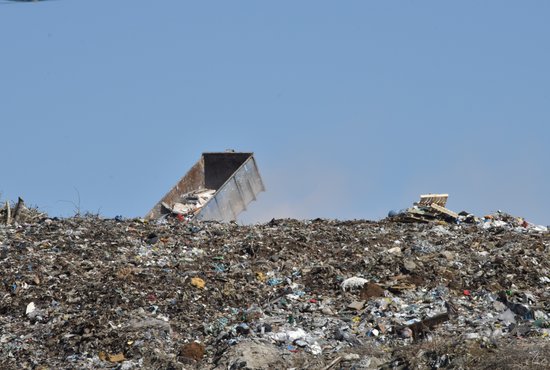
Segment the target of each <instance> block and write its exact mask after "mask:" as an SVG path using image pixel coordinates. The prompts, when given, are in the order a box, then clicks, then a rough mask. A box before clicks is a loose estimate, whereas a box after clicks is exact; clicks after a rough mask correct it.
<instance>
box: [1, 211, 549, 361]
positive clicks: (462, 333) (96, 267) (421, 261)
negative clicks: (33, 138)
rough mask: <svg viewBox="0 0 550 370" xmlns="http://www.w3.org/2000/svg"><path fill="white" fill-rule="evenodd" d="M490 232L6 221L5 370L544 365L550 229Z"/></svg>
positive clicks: (395, 226)
mask: <svg viewBox="0 0 550 370" xmlns="http://www.w3.org/2000/svg"><path fill="white" fill-rule="evenodd" d="M497 216H498V215H495V219H496V218H498V217H497ZM491 222H492V221H491ZM483 225H485V223H483V224H476V223H473V224H469V223H462V224H456V223H446V222H442V221H436V222H429V223H423V222H422V223H403V222H395V221H390V220H382V221H379V222H372V221H332V220H321V219H317V220H311V221H296V220H287V219H284V220H272V221H271V222H269V223H266V224H262V225H254V226H239V225H237V224H235V223H216V222H196V223H186V222H182V221H178V220H177V219H168V220H163V221H161V222H156V221H155V222H146V221H144V220H141V219H131V220H125V219H121V218H117V219H115V220H113V219H101V218H97V217H74V218H68V219H56V218H48V217H46V216H45V215H43V217H40V218H29V219H28V222H27V221H19V222H11V223H10V224H7V225H6V224H5V223H4V222H1V221H0V276H1V281H2V287H1V288H2V299H1V301H0V323H1V326H0V368H2V369H42V370H44V369H107V368H109V369H113V368H114V369H141V368H146V369H269V368H271V369H287V368H297V369H352V368H353V369H375V368H380V369H405V368H428V369H429V368H433V369H435V368H506V367H514V368H525V369H536V368H540V369H543V368H548V365H549V364H550V289H549V287H550V260H549V258H548V257H549V253H550V234H549V233H548V232H547V231H542V230H537V229H533V228H525V227H521V226H520V227H518V226H517V225H515V223H513V222H507V221H502V222H498V223H494V222H493V223H492V224H491V226H490V227H485V226H483Z"/></svg>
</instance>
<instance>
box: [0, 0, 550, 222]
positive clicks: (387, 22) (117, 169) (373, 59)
mask: <svg viewBox="0 0 550 370" xmlns="http://www.w3.org/2000/svg"><path fill="white" fill-rule="evenodd" d="M549 16H550V2H548V1H542V0H541V1H525V2H518V1H503V0H499V1H483V2H480V1H460V2H443V1H345V2H334V1H331V2H329V1H318V0H317V1H282V0H280V1H277V2H261V1H208V2H206V1H201V2H198V1H193V2H191V1H183V0H166V1H129V0H119V1H112V0H109V1H107V0H94V1H85V0H58V1H48V2H38V3H29V4H8V5H4V4H2V5H0V48H1V49H0V50H1V52H0V55H1V58H0V138H1V144H0V150H1V152H2V155H1V157H2V172H1V175H0V192H1V199H2V200H6V199H11V200H14V199H16V198H17V196H22V197H23V198H24V199H25V200H26V201H27V203H30V204H34V205H37V206H39V207H40V208H41V209H43V210H45V211H46V212H48V213H49V214H50V215H57V216H70V215H72V214H74V210H75V205H74V204H77V205H79V207H80V209H81V211H90V212H93V213H96V212H99V213H100V214H102V215H103V216H105V217H113V216H115V215H123V216H126V217H134V216H142V215H144V214H145V213H146V212H147V211H148V210H149V209H150V208H151V207H152V206H153V205H154V204H155V203H156V202H157V201H158V199H159V198H160V197H161V196H162V195H164V193H165V192H166V191H167V190H168V189H169V188H171V187H172V185H174V183H175V182H176V181H177V180H178V179H179V178H180V177H181V176H182V175H183V174H184V173H185V172H186V171H187V170H188V169H189V168H190V167H191V165H192V164H194V163H195V162H196V161H197V159H198V158H199V157H200V154H201V153H202V152H203V151H220V150H221V151H223V150H225V149H228V148H233V149H236V150H242V151H254V152H255V153H256V154H255V155H256V160H257V162H258V165H259V167H260V171H261V173H262V176H263V178H264V182H265V184H266V187H267V191H266V192H265V193H262V194H261V195H260V197H259V199H258V201H257V202H255V203H254V204H252V205H251V206H250V209H249V211H248V212H247V213H246V214H244V215H243V216H242V222H257V221H265V220H269V219H271V218H273V217H296V218H316V217H327V218H339V219H353V218H367V219H379V218H382V217H385V215H386V214H387V212H388V210H390V209H395V208H404V207H407V206H409V205H411V204H412V202H413V201H415V200H417V199H418V196H419V194H421V193H429V192H432V193H438V192H444V193H449V194H450V198H449V202H448V207H449V208H450V209H453V210H456V211H460V210H468V211H470V212H474V213H476V214H478V215H484V214H487V213H490V212H493V211H496V210H498V209H501V210H504V211H507V212H510V213H512V214H514V215H518V216H523V217H525V218H527V219H528V220H530V221H532V222H535V223H539V224H544V225H547V224H550V216H549V212H548V209H549V206H550V193H549V192H548V185H549V182H550V171H549V158H550V148H549V145H548V143H549V133H550V128H549V127H550V126H549V120H550V71H549V68H550V67H549V66H550V46H549V45H550V44H549V42H548V40H549V38H550V22H548V17H549ZM73 203H74V204H73Z"/></svg>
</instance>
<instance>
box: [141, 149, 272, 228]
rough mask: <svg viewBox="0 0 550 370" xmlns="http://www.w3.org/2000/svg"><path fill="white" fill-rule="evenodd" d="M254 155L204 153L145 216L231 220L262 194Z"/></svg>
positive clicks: (261, 183)
mask: <svg viewBox="0 0 550 370" xmlns="http://www.w3.org/2000/svg"><path fill="white" fill-rule="evenodd" d="M264 190H265V188H264V184H263V182H262V178H261V176H260V172H259V171H258V167H257V165H256V161H255V159H254V153H238V152H219V153H203V154H202V156H201V158H200V159H199V160H198V161H197V163H195V165H194V166H193V167H191V169H190V170H189V171H188V172H187V173H186V174H185V176H183V177H182V178H181V179H180V181H178V183H177V184H176V185H175V186H174V187H173V188H172V189H171V190H170V191H169V192H168V193H167V194H166V195H165V196H164V197H163V198H162V199H161V200H160V201H159V202H158V203H157V204H156V205H155V206H154V207H153V209H151V211H149V213H147V215H146V216H145V218H146V219H157V218H160V217H163V216H165V215H167V214H177V215H182V216H184V217H186V218H188V219H195V220H204V221H222V222H228V221H234V220H236V219H237V216H238V215H239V214H240V213H241V212H242V211H244V210H246V207H247V206H248V204H249V203H250V202H252V201H253V200H256V196H257V195H258V194H259V193H260V192H262V191H264Z"/></svg>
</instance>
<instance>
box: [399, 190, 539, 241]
mask: <svg viewBox="0 0 550 370" xmlns="http://www.w3.org/2000/svg"><path fill="white" fill-rule="evenodd" d="M448 198H449V195H448V194H426V195H421V196H420V201H419V202H416V203H414V205H413V206H412V207H410V208H406V209H402V210H399V211H395V210H392V211H390V212H389V213H388V219H390V220H392V221H396V222H423V223H429V222H433V221H443V222H448V223H454V224H461V223H470V224H478V225H481V226H482V227H483V228H485V229H489V228H492V227H511V228H516V229H518V230H521V229H526V230H536V231H542V232H546V231H548V227H547V226H542V225H534V224H532V223H529V222H527V221H526V220H525V219H524V218H522V217H514V216H511V215H509V214H507V213H505V212H502V211H497V212H495V213H494V214H491V215H486V216H484V217H482V218H479V217H477V216H475V215H473V214H471V213H469V212H465V211H462V212H460V213H456V212H453V211H451V210H449V209H447V208H445V207H446V205H447V199H448Z"/></svg>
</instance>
